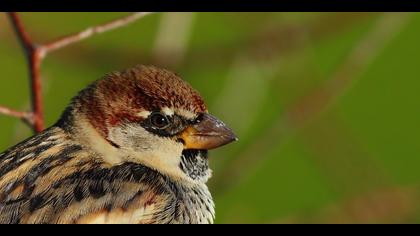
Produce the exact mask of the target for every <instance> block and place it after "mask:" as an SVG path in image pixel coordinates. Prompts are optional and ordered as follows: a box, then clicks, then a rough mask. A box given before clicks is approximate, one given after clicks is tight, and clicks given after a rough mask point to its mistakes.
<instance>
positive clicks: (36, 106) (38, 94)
mask: <svg viewBox="0 0 420 236" xmlns="http://www.w3.org/2000/svg"><path fill="white" fill-rule="evenodd" d="M9 18H10V21H11V22H12V25H13V29H14V30H15V32H16V35H17V36H18V38H19V41H20V43H21V45H22V47H23V49H24V50H25V54H26V61H27V63H28V66H29V73H30V77H29V79H30V83H31V105H32V113H33V114H32V115H33V119H34V122H33V127H32V128H33V130H34V131H35V132H41V131H42V130H43V129H44V113H43V102H42V87H41V73H40V67H41V56H40V55H41V51H40V50H39V49H38V47H37V46H36V45H35V43H34V42H33V41H32V40H31V38H30V37H29V35H28V33H27V32H26V30H25V27H24V26H23V24H22V21H21V20H20V17H19V16H18V14H17V13H15V12H12V13H9Z"/></svg>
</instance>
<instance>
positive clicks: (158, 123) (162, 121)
mask: <svg viewBox="0 0 420 236" xmlns="http://www.w3.org/2000/svg"><path fill="white" fill-rule="evenodd" d="M150 122H151V124H152V125H153V126H154V127H156V128H158V129H164V128H166V127H167V126H168V125H169V120H168V118H167V117H166V116H164V115H162V114H160V113H159V112H156V113H153V114H152V115H151V116H150Z"/></svg>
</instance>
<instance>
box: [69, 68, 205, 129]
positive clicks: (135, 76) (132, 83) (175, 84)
mask: <svg viewBox="0 0 420 236" xmlns="http://www.w3.org/2000/svg"><path fill="white" fill-rule="evenodd" d="M164 107H168V108H174V109H183V110H186V111H190V112H192V113H200V112H205V111H206V110H207V108H206V106H205V104H204V101H203V99H202V98H201V96H200V95H199V93H198V92H197V91H196V90H194V89H193V88H192V87H191V86H190V85H189V84H188V83H187V82H185V81H183V80H182V79H181V78H180V77H178V76H177V75H176V74H175V73H173V72H170V71H168V70H165V69H160V68H156V67H154V66H143V65H139V66H136V67H134V68H131V69H127V70H125V71H122V72H113V73H110V74H108V75H106V76H104V77H103V78H102V79H100V80H98V81H96V82H95V83H93V84H92V85H91V86H89V87H88V88H86V89H85V90H83V91H81V92H80V93H79V95H78V96H77V97H76V98H74V101H73V103H72V105H71V108H70V110H72V113H73V114H76V113H77V112H73V111H74V110H78V111H79V112H81V114H84V115H85V116H86V117H87V118H88V120H89V121H90V123H91V124H92V125H93V126H94V127H96V128H97V129H98V131H99V132H100V133H101V134H102V135H104V136H106V134H107V127H110V126H116V125H118V124H121V123H124V122H137V121H141V120H142V117H140V116H138V115H137V114H139V113H140V112H142V111H150V112H152V111H160V110H161V109H162V108H164ZM66 112H67V114H68V112H69V109H68V110H67V111H66Z"/></svg>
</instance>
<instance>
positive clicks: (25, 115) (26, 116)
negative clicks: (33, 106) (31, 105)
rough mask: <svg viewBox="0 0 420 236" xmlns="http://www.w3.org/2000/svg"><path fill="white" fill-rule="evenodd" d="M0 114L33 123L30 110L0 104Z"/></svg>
mask: <svg viewBox="0 0 420 236" xmlns="http://www.w3.org/2000/svg"><path fill="white" fill-rule="evenodd" d="M0 114H3V115H6V116H11V117H15V118H19V119H22V120H24V121H25V122H27V123H28V124H32V125H33V119H32V113H30V112H23V111H16V110H13V109H11V108H8V107H5V106H0Z"/></svg>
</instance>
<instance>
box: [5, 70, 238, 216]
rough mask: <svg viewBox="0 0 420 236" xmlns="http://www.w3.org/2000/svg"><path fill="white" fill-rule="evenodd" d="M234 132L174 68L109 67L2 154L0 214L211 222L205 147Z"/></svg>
mask: <svg viewBox="0 0 420 236" xmlns="http://www.w3.org/2000/svg"><path fill="white" fill-rule="evenodd" d="M236 140H238V138H237V136H236V135H235V134H234V132H233V131H232V129H230V128H229V127H228V126H227V125H226V124H225V123H224V122H222V121H221V120H219V119H218V118H216V117H215V116H213V115H212V114H210V113H209V111H208V109H207V106H206V104H205V102H204V101H203V98H202V97H201V95H200V94H199V93H198V92H197V91H196V90H194V89H193V88H192V87H191V85H190V84H188V83H187V82H186V81H184V80H183V79H181V78H180V76H179V75H177V74H175V73H173V72H171V71H169V70H166V69H162V68H158V67H155V66H150V65H147V66H146V65H136V66H134V67H132V68H129V69H125V70H121V71H116V72H111V73H108V74H106V75H105V76H103V77H102V78H100V79H98V80H96V81H94V82H93V83H91V84H90V85H89V86H87V87H86V88H84V89H83V90H81V91H80V92H79V93H78V94H77V95H76V96H75V97H74V98H73V99H72V100H71V102H70V104H69V105H68V106H67V107H66V108H65V109H64V112H63V113H62V115H61V117H60V118H59V119H58V121H57V122H56V123H55V124H54V125H52V126H51V127H49V128H47V129H45V130H44V131H43V132H41V133H39V134H36V135H34V136H32V137H30V138H28V139H26V140H24V141H22V142H21V143H19V144H17V145H15V146H14V147H11V148H9V149H8V150H6V151H5V152H3V153H1V154H0V223H1V224H211V223H214V219H215V205H214V201H213V199H212V195H211V193H210V191H209V188H208V187H207V181H208V180H209V178H210V177H211V175H212V171H211V169H210V167H209V158H208V151H209V150H211V149H215V148H219V147H221V146H224V145H226V144H228V143H231V142H233V141H236Z"/></svg>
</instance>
